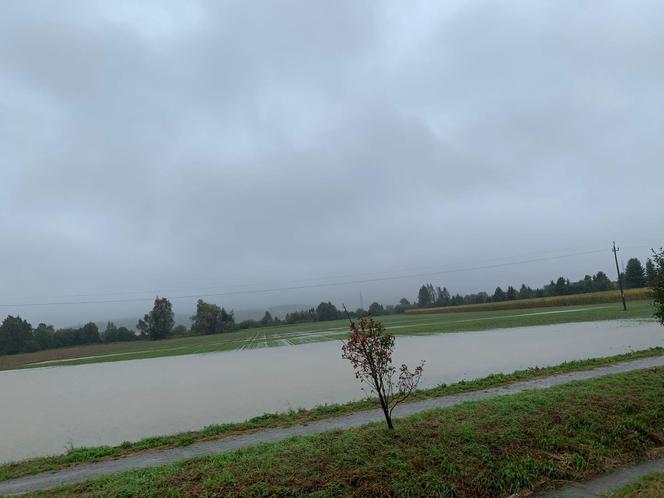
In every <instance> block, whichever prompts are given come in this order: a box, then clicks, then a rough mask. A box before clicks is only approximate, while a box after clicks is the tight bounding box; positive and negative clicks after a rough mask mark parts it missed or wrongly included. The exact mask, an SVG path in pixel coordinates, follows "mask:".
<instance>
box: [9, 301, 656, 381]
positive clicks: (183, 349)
mask: <svg viewBox="0 0 664 498" xmlns="http://www.w3.org/2000/svg"><path fill="white" fill-rule="evenodd" d="M652 312H653V309H652V304H651V303H650V302H648V301H635V302H631V303H630V305H629V309H628V311H627V312H624V311H622V308H621V306H619V305H617V304H615V303H609V304H600V305H587V306H564V307H558V308H552V307H548V306H547V307H542V308H532V309H522V310H496V311H468V312H457V313H440V314H419V315H386V316H381V317H377V319H378V320H381V321H382V322H383V323H384V324H385V326H386V328H387V329H388V331H390V332H392V333H394V334H396V335H426V334H438V333H450V332H468V331H479V330H489V329H495V328H505V327H523V326H534V325H547V324H556V323H570V322H587V321H596V320H617V319H627V318H631V319H634V318H637V319H649V318H651V316H652ZM347 333H348V321H347V320H335V321H328V322H315V323H300V324H294V325H279V326H273V327H261V328H256V329H248V330H241V331H237V332H229V333H224V334H216V335H209V336H193V337H181V338H174V339H166V340H162V341H134V342H126V343H115V344H96V345H87V346H79V347H74V348H63V349H53V350H46V351H39V352H36V353H26V354H20V355H9V356H0V370H7V369H13V368H25V367H40V366H53V365H72V364H81V363H96V362H102V361H118V360H131V359H138V358H154V357H160V356H174V355H182V354H197V353H209V352H214V351H230V350H248V349H256V348H266V347H280V346H292V345H297V344H307V343H312V342H320V341H329V340H334V339H342V338H343V337H345V336H346V335H347Z"/></svg>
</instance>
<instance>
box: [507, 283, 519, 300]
mask: <svg viewBox="0 0 664 498" xmlns="http://www.w3.org/2000/svg"><path fill="white" fill-rule="evenodd" d="M505 298H506V299H507V300H508V301H514V300H515V299H516V298H517V292H516V289H515V288H514V287H512V286H511V285H509V286H507V293H506V294H505Z"/></svg>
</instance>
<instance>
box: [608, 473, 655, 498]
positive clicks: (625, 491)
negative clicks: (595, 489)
mask: <svg viewBox="0 0 664 498" xmlns="http://www.w3.org/2000/svg"><path fill="white" fill-rule="evenodd" d="M663 496H664V472H655V473H652V474H649V475H647V476H645V477H642V478H641V479H639V480H638V481H636V482H633V483H631V484H628V485H627V486H624V487H622V488H620V489H618V490H616V491H614V492H613V493H611V494H609V495H607V498H662V497H663Z"/></svg>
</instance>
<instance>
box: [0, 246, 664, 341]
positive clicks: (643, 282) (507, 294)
mask: <svg viewBox="0 0 664 498" xmlns="http://www.w3.org/2000/svg"><path fill="white" fill-rule="evenodd" d="M654 254H655V263H657V264H659V263H661V262H662V261H664V257H663V256H662V255H661V253H659V254H658V253H654ZM655 263H653V261H651V260H650V259H648V260H647V261H646V264H645V267H644V266H643V265H642V264H641V262H640V261H639V260H638V259H637V258H632V259H630V260H629V261H628V262H627V265H626V267H625V272H624V274H623V275H622V277H623V284H624V285H625V287H626V288H628V289H629V288H638V287H645V286H650V287H653V288H655V287H656V285H655V283H656V282H658V280H657V275H661V274H662V272H663V271H664V270H662V269H661V268H660V267H659V266H657V265H656V264H655ZM658 272H659V273H658ZM660 280H661V278H660ZM616 286H617V284H616V283H615V282H612V281H611V280H610V279H609V277H608V276H607V275H606V274H605V273H604V272H601V271H599V272H597V273H596V274H594V275H592V276H591V275H586V276H585V277H584V278H583V279H581V280H578V281H576V282H571V281H570V280H569V279H566V278H564V277H559V278H558V279H557V280H555V281H553V280H551V281H550V282H549V283H548V284H546V285H544V286H543V287H541V288H536V289H532V288H530V287H529V286H527V285H525V284H522V285H521V287H520V288H519V289H518V290H517V289H516V288H515V287H513V286H511V285H510V286H508V287H507V289H506V290H503V289H502V288H501V287H497V288H496V290H495V291H494V292H493V293H492V294H489V293H487V292H478V293H476V294H466V295H463V296H462V295H460V294H454V295H452V294H450V292H449V291H448V290H447V288H445V287H442V288H441V287H439V286H437V287H434V286H433V285H432V284H430V283H428V284H425V285H422V287H420V289H419V292H418V295H417V302H416V303H414V304H411V302H410V301H409V300H408V299H406V298H405V297H404V298H401V300H400V301H399V303H398V304H396V305H391V304H388V305H382V304H380V303H378V302H373V303H371V305H370V306H369V308H368V309H366V310H365V309H361V308H358V309H356V310H353V311H348V312H346V311H344V310H340V309H339V308H337V307H336V306H335V305H334V304H332V303H331V302H329V301H328V302H321V303H320V304H319V305H318V306H316V307H315V308H309V309H305V310H299V311H293V312H291V313H288V314H287V315H286V317H285V318H284V319H283V320H282V319H280V318H278V317H273V316H272V314H271V313H270V312H269V311H266V312H265V314H264V315H263V318H261V319H260V320H244V321H242V322H240V323H236V322H235V318H234V315H233V310H231V311H226V309H225V308H223V307H220V306H219V305H217V304H212V303H206V302H205V301H203V300H202V299H199V300H198V302H197V303H196V314H195V315H193V316H192V317H191V321H192V325H191V327H190V328H189V329H188V328H187V327H186V326H184V325H175V319H174V314H173V307H172V305H171V302H170V301H169V300H168V299H167V298H165V297H157V298H156V299H155V301H154V305H153V307H152V310H150V312H148V313H147V314H145V316H144V317H143V318H142V319H141V320H139V321H138V323H137V324H136V328H137V329H138V331H139V334H136V333H135V332H134V331H133V330H130V329H128V328H127V327H117V326H116V325H115V324H114V323H113V322H108V324H107V325H106V330H104V332H102V333H100V332H99V329H98V327H97V325H96V324H95V323H93V322H89V323H86V324H85V325H83V326H81V327H79V328H72V327H69V328H62V329H58V330H55V329H54V327H53V326H52V325H46V324H44V323H40V324H39V325H38V326H37V327H36V328H33V327H32V325H31V324H30V323H29V322H27V321H26V320H23V319H22V318H20V317H19V316H11V315H10V316H8V317H7V318H5V320H4V321H3V322H2V324H0V354H16V353H25V352H33V351H40V350H43V349H51V348H60V347H67V346H78V345H82V344H96V343H108V342H119V341H133V340H136V339H164V338H167V337H178V336H186V335H210V334H221V333H225V332H232V331H235V330H244V329H250V328H256V327H267V326H276V325H285V324H294V323H306V322H324V321H330V320H338V319H342V318H346V317H347V315H346V313H348V315H349V316H350V317H351V318H360V317H365V316H378V315H389V314H393V313H403V312H404V311H406V310H408V309H410V308H413V307H416V306H418V307H433V306H455V305H461V304H483V303H488V302H499V301H510V300H516V299H528V298H533V297H546V296H564V295H567V294H582V293H587V292H598V291H606V290H612V289H615V288H616ZM662 315H663V316H664V311H662Z"/></svg>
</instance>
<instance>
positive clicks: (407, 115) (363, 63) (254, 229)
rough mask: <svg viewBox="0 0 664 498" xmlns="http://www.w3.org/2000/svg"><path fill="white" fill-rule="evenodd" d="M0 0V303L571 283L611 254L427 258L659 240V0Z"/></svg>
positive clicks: (38, 311) (232, 301)
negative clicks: (560, 279) (563, 279)
mask: <svg viewBox="0 0 664 498" xmlns="http://www.w3.org/2000/svg"><path fill="white" fill-rule="evenodd" d="M2 11H3V15H2V16H0V74H1V75H2V77H1V78H0V149H1V150H2V154H0V172H1V181H0V189H1V193H2V195H1V196H0V229H1V230H2V233H3V234H4V237H3V241H2V244H0V261H2V263H3V264H2V271H1V272H0V297H1V299H0V304H9V303H22V304H25V303H39V302H46V301H48V300H49V299H51V300H53V299H55V300H56V301H58V302H61V301H67V300H80V301H84V300H100V301H102V300H109V299H114V298H117V299H121V300H124V299H133V298H141V297H148V298H149V297H150V296H152V295H153V294H154V293H155V292H157V291H159V292H166V293H170V294H172V295H175V296H177V295H195V294H201V293H205V292H207V293H218V294H221V293H223V292H239V291H242V292H244V291H247V292H246V293H235V294H226V295H219V296H215V297H211V298H210V299H211V300H214V301H217V302H220V303H222V304H224V305H226V306H229V307H235V308H256V307H258V308H260V307H266V306H268V305H279V304H285V303H302V304H307V303H315V302H318V301H320V300H323V299H324V300H328V299H331V300H333V301H335V302H337V303H341V302H342V301H343V302H346V303H349V304H350V305H351V306H357V305H358V304H359V293H360V292H363V293H364V295H365V296H366V297H365V301H367V302H368V301H369V300H374V299H375V300H379V301H384V302H394V301H396V300H397V299H398V298H399V297H401V296H406V297H408V298H412V297H414V295H415V294H416V290H417V287H418V286H419V284H420V283H422V281H425V280H432V281H434V282H435V283H440V284H441V285H446V286H448V287H449V288H451V289H452V290H453V291H459V292H470V291H477V290H482V289H486V290H488V289H491V288H493V287H495V286H496V285H498V284H501V285H507V284H515V285H516V284H520V283H521V282H522V281H523V282H526V283H528V284H531V285H541V284H542V283H544V282H545V281H547V280H548V279H550V278H552V277H554V276H556V275H559V274H564V275H566V276H569V277H570V278H580V277H582V276H583V274H585V273H591V272H595V271H597V270H599V269H603V270H604V271H607V272H608V271H610V270H611V253H610V252H608V251H607V252H606V253H593V254H585V255H583V254H579V255H577V256H570V257H568V258H563V259H551V260H548V261H540V262H533V263H524V264H522V265H513V266H501V267H499V268H492V269H488V268H486V269H483V270H476V271H462V272H455V273H438V274H435V275H431V276H430V277H426V276H421V274H426V273H427V272H429V273H434V272H437V271H438V272H440V271H443V270H450V269H459V268H470V267H482V266H487V265H490V264H492V263H491V262H494V263H496V262H498V263H507V262H514V261H522V260H529V259H537V258H543V257H548V256H551V257H553V256H560V255H566V254H572V253H582V252H586V251H589V250H594V249H601V248H608V244H609V243H610V241H611V240H612V239H614V238H615V239H616V240H618V241H619V242H620V243H621V244H622V245H623V246H624V249H623V252H622V255H623V256H624V257H625V258H627V257H629V256H638V257H641V258H643V257H645V256H647V253H648V250H647V248H648V247H650V246H656V245H661V244H663V243H664V239H662V234H661V229H662V227H663V226H664V223H663V222H664V216H663V215H662V211H661V209H658V205H657V201H658V200H659V199H660V198H661V185H662V181H663V180H664V168H662V157H663V156H664V141H663V140H662V138H661V137H662V136H664V112H662V111H663V110H664V90H662V89H663V88H664V66H662V64H661V63H660V61H661V60H663V59H664V32H662V30H661V25H662V21H664V5H663V4H661V3H660V2H645V1H644V2H628V3H626V2H619V1H613V2H605V1H602V2H600V1H599V0H596V1H586V2H567V1H556V2H553V1H535V2H527V3H524V2H518V1H504V2H493V1H492V2H460V1H459V2H446V3H433V4H432V3H427V2H409V3H401V2H384V3H375V2H358V1H350V0H349V1H341V2H328V3H320V2H301V1H285V2H276V1H274V2H260V3H259V4H250V3H247V2H237V3H230V2H223V3H222V2H212V1H210V2H206V1H197V2H186V3H182V2H169V1H159V2H158V1H154V2H129V1H126V2H125V1H118V2H83V1H68V2H58V3H57V6H56V5H55V4H54V3H53V2H48V1H36V0H35V1H31V2H23V1H18V0H17V1H7V2H4V3H3V5H2ZM408 274H417V275H418V276H417V277H412V278H404V279H394V280H384V281H376V282H364V283H361V284H345V285H334V286H328V287H311V288H304V289H290V290H281V291H279V292H265V293H263V292H253V291H256V290H260V289H269V288H283V287H298V286H299V284H301V285H302V286H304V285H313V284H316V283H329V282H346V281H357V280H371V279H373V278H374V277H393V276H401V275H408ZM332 277H339V278H332ZM212 288H214V289H212ZM143 291H145V293H143ZM74 295H75V296H77V297H73V296H74ZM68 296H70V297H68ZM193 301H194V299H193V298H192V299H181V300H177V301H176V303H175V305H176V310H177V309H180V310H182V311H184V312H186V311H188V310H189V309H190V308H191V306H192V305H193ZM148 305H149V303H146V302H121V303H98V304H95V305H92V304H87V305H78V306H73V305H67V306H29V307H12V306H4V307H1V308H0V314H4V313H5V312H6V313H16V312H19V313H21V314H22V315H24V316H27V317H29V318H30V319H31V320H33V321H39V320H51V321H55V322H57V323H68V322H72V321H73V322H76V321H80V320H87V319H98V320H103V319H106V318H114V317H120V316H127V315H129V316H131V315H132V314H136V313H139V312H140V311H142V310H144V309H145V308H146V307H147V306H148Z"/></svg>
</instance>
